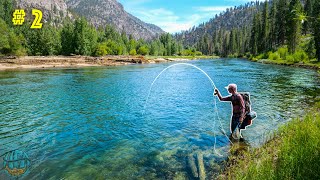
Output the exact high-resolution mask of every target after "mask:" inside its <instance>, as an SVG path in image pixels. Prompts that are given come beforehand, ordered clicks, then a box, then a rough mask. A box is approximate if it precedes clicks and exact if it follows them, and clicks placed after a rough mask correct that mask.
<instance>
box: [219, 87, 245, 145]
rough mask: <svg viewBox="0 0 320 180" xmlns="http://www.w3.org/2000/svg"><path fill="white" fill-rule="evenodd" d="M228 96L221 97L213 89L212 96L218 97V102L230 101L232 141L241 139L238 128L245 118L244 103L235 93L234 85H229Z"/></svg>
mask: <svg viewBox="0 0 320 180" xmlns="http://www.w3.org/2000/svg"><path fill="white" fill-rule="evenodd" d="M226 88H227V89H228V92H229V94H231V95H229V96H226V97H222V96H221V94H220V92H219V90H218V89H215V92H214V95H216V96H218V98H219V100H220V101H230V102H231V104H232V118H231V122H230V130H231V134H232V137H233V138H234V139H239V138H240V137H241V134H240V127H241V124H242V123H243V120H244V119H245V117H246V106H245V101H244V99H243V97H242V95H241V94H240V93H238V92H237V85H236V84H229V85H228V87H226Z"/></svg>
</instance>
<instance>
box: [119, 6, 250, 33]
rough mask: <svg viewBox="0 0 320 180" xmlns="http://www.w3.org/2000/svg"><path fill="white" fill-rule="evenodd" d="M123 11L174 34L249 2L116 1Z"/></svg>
mask: <svg viewBox="0 0 320 180" xmlns="http://www.w3.org/2000/svg"><path fill="white" fill-rule="evenodd" d="M118 2H120V3H121V4H122V5H123V6H124V9H125V10H126V11H127V12H129V13H131V14H132V15H134V16H136V17H138V18H139V19H141V20H142V21H144V22H147V23H152V24H155V25H157V26H159V27H161V28H162V29H163V30H164V31H166V32H170V33H175V32H180V31H182V30H188V29H189V28H191V27H192V26H194V25H198V24H200V23H202V22H206V21H208V20H209V19H210V18H212V17H214V16H215V15H216V14H219V13H220V12H222V11H224V10H225V9H226V8H228V7H234V6H238V5H241V4H245V3H247V2H251V0H118Z"/></svg>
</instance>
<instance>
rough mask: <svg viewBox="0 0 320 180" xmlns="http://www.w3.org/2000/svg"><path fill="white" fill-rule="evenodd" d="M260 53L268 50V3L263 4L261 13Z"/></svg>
mask: <svg viewBox="0 0 320 180" xmlns="http://www.w3.org/2000/svg"><path fill="white" fill-rule="evenodd" d="M260 38H261V40H262V41H261V47H260V49H261V51H263V52H266V51H268V50H269V4H268V1H266V2H265V3H264V8H263V13H262V27H261V34H260Z"/></svg>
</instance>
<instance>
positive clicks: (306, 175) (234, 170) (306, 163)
mask: <svg viewBox="0 0 320 180" xmlns="http://www.w3.org/2000/svg"><path fill="white" fill-rule="evenodd" d="M319 110H320V103H318V104H317V106H316V107H315V108H314V109H313V110H312V111H310V112H309V114H308V115H306V116H305V117H304V118H297V119H295V120H293V121H291V122H290V123H288V124H287V125H285V126H283V127H281V128H280V129H279V131H278V133H276V136H275V137H274V139H272V140H271V141H269V142H268V143H266V144H265V145H264V146H263V147H261V148H257V149H253V150H250V151H242V152H241V153H240V154H239V153H238V154H236V155H235V154H234V155H231V156H230V157H229V161H228V165H227V168H226V169H225V171H224V172H223V174H222V175H220V176H219V177H220V179H320V174H319V172H320V113H319Z"/></svg>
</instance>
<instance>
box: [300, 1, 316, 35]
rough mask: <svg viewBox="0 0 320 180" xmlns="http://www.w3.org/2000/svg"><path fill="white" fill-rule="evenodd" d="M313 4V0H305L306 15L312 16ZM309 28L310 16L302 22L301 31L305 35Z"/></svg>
mask: <svg viewBox="0 0 320 180" xmlns="http://www.w3.org/2000/svg"><path fill="white" fill-rule="evenodd" d="M313 4H314V0H306V3H305V6H304V13H305V15H306V16H307V17H311V16H312V11H313ZM310 29H311V21H310V18H307V19H306V20H305V21H304V23H303V30H302V31H303V33H304V34H305V35H306V34H307V33H309V32H310Z"/></svg>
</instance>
